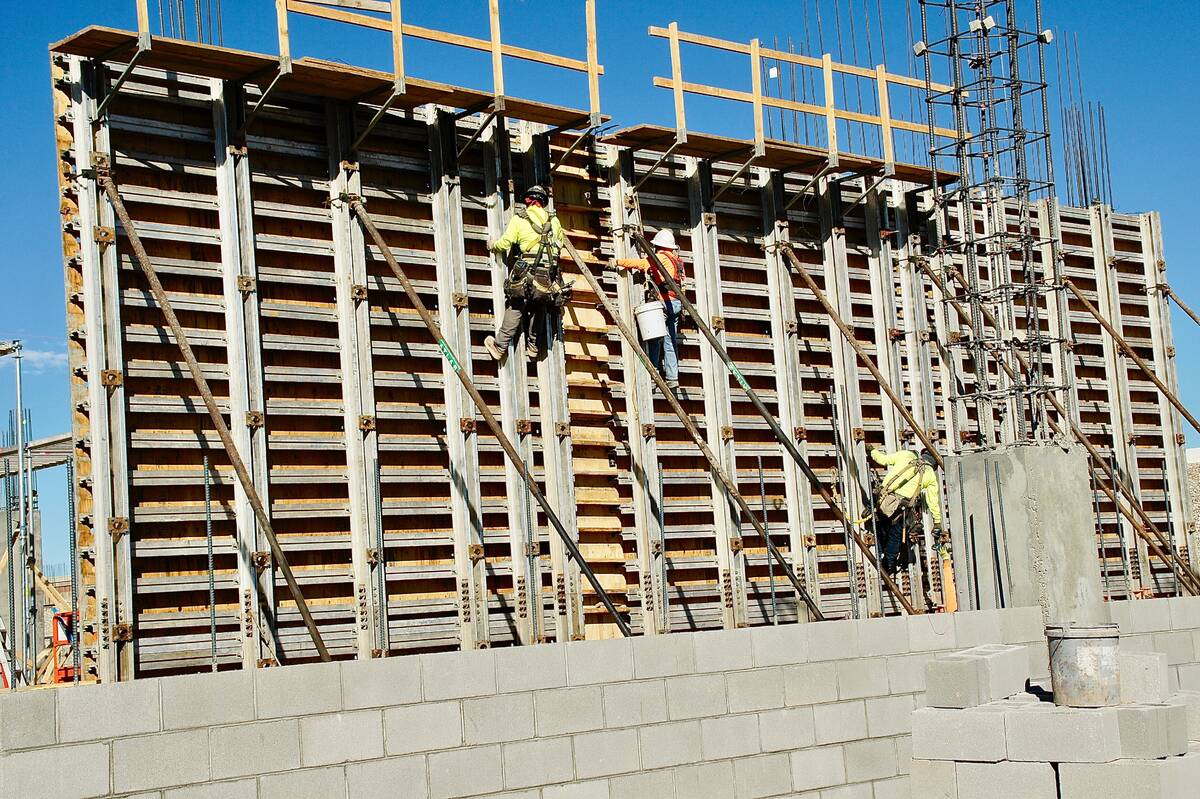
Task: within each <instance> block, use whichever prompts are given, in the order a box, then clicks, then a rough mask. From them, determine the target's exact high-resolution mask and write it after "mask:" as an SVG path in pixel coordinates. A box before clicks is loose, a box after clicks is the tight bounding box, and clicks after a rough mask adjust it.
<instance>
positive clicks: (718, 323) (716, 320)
mask: <svg viewBox="0 0 1200 799" xmlns="http://www.w3.org/2000/svg"><path fill="white" fill-rule="evenodd" d="M712 329H713V330H714V331H716V332H718V333H720V332H721V331H723V330H724V329H725V317H724V316H715V315H714V316H713V318H712Z"/></svg>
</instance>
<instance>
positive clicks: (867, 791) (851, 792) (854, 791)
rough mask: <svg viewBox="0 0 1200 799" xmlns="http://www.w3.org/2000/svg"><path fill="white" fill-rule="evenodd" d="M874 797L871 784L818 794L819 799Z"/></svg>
mask: <svg viewBox="0 0 1200 799" xmlns="http://www.w3.org/2000/svg"><path fill="white" fill-rule="evenodd" d="M874 796H875V793H874V790H873V788H872V783H869V782H860V783H856V784H854V785H839V786H837V787H836V788H826V789H825V790H823V791H821V793H820V794H818V797H819V799H873V797H874ZM802 799H804V798H803V797H802Z"/></svg>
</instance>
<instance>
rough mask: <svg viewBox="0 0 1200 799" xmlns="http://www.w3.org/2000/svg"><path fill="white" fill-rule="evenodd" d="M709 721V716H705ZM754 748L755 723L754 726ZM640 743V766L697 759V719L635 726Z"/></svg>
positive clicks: (698, 733)
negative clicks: (638, 727) (637, 728)
mask: <svg viewBox="0 0 1200 799" xmlns="http://www.w3.org/2000/svg"><path fill="white" fill-rule="evenodd" d="M705 721H712V719H705ZM754 736H755V751H757V749H758V747H757V744H758V741H757V736H758V727H757V726H756V727H755V728H754ZM638 737H639V739H640V740H641V747H642V768H644V769H660V768H669V767H671V766H682V765H684V764H686V763H697V762H699V761H700V722H698V721H676V722H672V723H670V724H652V725H650V726H648V727H642V728H641V729H640V730H638Z"/></svg>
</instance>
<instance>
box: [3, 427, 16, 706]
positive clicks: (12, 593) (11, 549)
mask: <svg viewBox="0 0 1200 799" xmlns="http://www.w3.org/2000/svg"><path fill="white" fill-rule="evenodd" d="M5 438H6V439H8V438H11V436H6V437H5ZM5 443H6V444H7V443H8V442H7V441H6V442H5ZM10 468H11V463H10V462H9V460H8V458H5V459H4V545H5V552H7V553H8V567H7V568H6V571H7V572H8V640H7V641H5V644H6V645H7V647H8V668H9V675H8V687H9V688H10V689H12V690H14V691H15V690H16V688H17V637H16V629H17V581H16V571H17V560H16V558H15V557H14V556H15V555H16V536H15V535H14V531H13V495H14V494H15V493H16V492H14V491H13V485H12V473H11V472H10V471H9V470H10Z"/></svg>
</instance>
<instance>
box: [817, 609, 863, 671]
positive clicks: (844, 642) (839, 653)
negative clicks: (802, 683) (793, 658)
mask: <svg viewBox="0 0 1200 799" xmlns="http://www.w3.org/2000/svg"><path fill="white" fill-rule="evenodd" d="M805 627H806V628H807V632H808V659H809V660H810V661H814V662H816V661H821V660H844V659H846V658H856V657H858V656H859V655H861V654H862V652H861V650H860V649H859V645H858V622H857V621H856V620H854V619H844V620H841V621H819V622H813V623H811V624H806V625H805Z"/></svg>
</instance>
